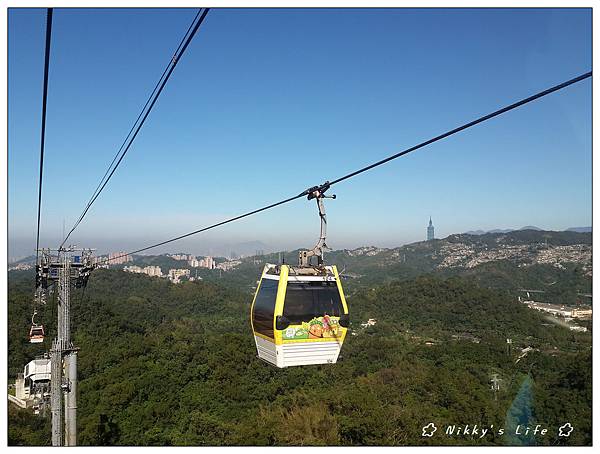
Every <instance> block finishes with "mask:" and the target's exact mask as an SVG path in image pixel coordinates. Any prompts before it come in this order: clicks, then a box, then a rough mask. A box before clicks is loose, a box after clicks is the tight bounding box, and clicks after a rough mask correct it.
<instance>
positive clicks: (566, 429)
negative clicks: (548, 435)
mask: <svg viewBox="0 0 600 454" xmlns="http://www.w3.org/2000/svg"><path fill="white" fill-rule="evenodd" d="M571 432H573V426H572V425H571V423H570V422H568V423H566V424H563V425H562V426H560V427H559V428H558V436H559V437H568V436H569V435H571Z"/></svg>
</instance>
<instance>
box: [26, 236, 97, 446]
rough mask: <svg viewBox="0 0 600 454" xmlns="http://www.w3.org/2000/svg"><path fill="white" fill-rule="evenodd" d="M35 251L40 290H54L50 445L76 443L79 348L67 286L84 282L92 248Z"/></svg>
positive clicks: (72, 444) (80, 284) (91, 261)
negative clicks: (55, 332)
mask: <svg viewBox="0 0 600 454" xmlns="http://www.w3.org/2000/svg"><path fill="white" fill-rule="evenodd" d="M38 252H39V255H38V257H39V258H38V263H37V265H36V270H37V282H38V283H39V285H40V288H41V289H42V291H47V290H48V288H49V287H51V286H53V285H54V286H55V287H56V289H57V294H58V308H57V312H58V314H57V315H58V317H57V318H58V321H57V336H56V338H55V339H53V341H52V348H51V350H50V359H51V377H50V408H51V414H52V446H63V445H64V446H76V445H77V353H78V351H79V348H78V347H76V346H75V345H74V344H73V342H72V340H71V288H72V287H73V286H75V287H77V288H81V287H85V286H86V285H87V280H88V278H89V276H90V273H91V271H92V270H93V269H94V268H95V264H94V263H93V258H92V253H93V250H92V249H79V248H76V247H73V246H69V247H68V248H59V249H55V250H51V249H40V250H39V251H38ZM32 322H33V319H32ZM63 424H64V425H63Z"/></svg>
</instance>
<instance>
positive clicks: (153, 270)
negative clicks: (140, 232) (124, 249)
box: [123, 265, 202, 284]
mask: <svg viewBox="0 0 600 454" xmlns="http://www.w3.org/2000/svg"><path fill="white" fill-rule="evenodd" d="M123 271H126V272H128V273H138V274H146V275H148V276H155V277H164V278H167V279H169V280H170V281H171V282H173V283H174V284H179V282H181V278H182V277H185V278H187V279H188V280H190V281H194V280H195V279H196V278H194V277H190V270H188V269H170V270H169V271H168V272H167V273H166V274H164V275H163V273H162V270H161V269H160V266H145V267H143V268H142V267H141V266H136V265H132V266H126V267H124V268H123ZM198 279H202V278H201V277H199V278H198Z"/></svg>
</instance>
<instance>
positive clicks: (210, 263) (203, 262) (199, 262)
mask: <svg viewBox="0 0 600 454" xmlns="http://www.w3.org/2000/svg"><path fill="white" fill-rule="evenodd" d="M167 256H168V257H170V258H172V259H173V260H180V261H186V262H187V264H188V265H189V266H191V267H192V268H208V269H209V270H212V269H214V268H215V260H214V259H213V258H212V257H211V256H210V255H208V256H206V257H201V258H200V259H198V257H196V256H194V255H191V254H168V255H167Z"/></svg>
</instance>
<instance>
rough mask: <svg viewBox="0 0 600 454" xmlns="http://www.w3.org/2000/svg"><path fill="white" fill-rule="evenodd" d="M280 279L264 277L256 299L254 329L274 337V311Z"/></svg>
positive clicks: (271, 337)
mask: <svg viewBox="0 0 600 454" xmlns="http://www.w3.org/2000/svg"><path fill="white" fill-rule="evenodd" d="M278 284H279V281H278V280H277V281H276V280H273V279H263V280H262V282H261V283H260V289H259V290H258V295H256V300H255V301H254V314H253V317H252V318H253V320H254V331H256V332H257V333H259V334H262V335H263V336H266V337H268V338H270V339H273V337H274V336H273V313H274V311H275V300H276V299H277V287H278Z"/></svg>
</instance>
